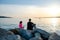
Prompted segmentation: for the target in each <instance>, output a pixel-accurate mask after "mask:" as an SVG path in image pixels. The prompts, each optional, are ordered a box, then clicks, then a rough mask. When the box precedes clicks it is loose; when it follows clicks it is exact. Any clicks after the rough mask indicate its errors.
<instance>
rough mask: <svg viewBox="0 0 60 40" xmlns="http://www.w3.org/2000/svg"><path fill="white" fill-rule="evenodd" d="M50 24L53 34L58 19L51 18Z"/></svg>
mask: <svg viewBox="0 0 60 40" xmlns="http://www.w3.org/2000/svg"><path fill="white" fill-rule="evenodd" d="M50 22H51V24H52V27H51V29H52V30H53V32H55V31H56V29H57V28H56V26H57V22H58V19H57V18H51V19H50Z"/></svg>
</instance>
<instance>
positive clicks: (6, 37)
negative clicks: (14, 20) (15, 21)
mask: <svg viewBox="0 0 60 40" xmlns="http://www.w3.org/2000/svg"><path fill="white" fill-rule="evenodd" d="M17 38H18V37H17V36H16V35H14V34H13V33H12V32H9V31H7V30H5V29H2V28H0V40H18V39H17Z"/></svg>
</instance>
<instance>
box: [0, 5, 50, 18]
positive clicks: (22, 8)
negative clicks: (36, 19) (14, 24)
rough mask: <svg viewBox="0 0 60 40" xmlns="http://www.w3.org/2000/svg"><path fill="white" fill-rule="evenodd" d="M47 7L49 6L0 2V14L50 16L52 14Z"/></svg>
mask: <svg viewBox="0 0 60 40" xmlns="http://www.w3.org/2000/svg"><path fill="white" fill-rule="evenodd" d="M49 7H50V6H49ZM46 9H48V7H40V6H34V5H8V4H6V5H5V4H3V5H2V4H0V15H4V16H12V17H27V16H29V17H30V16H46V15H47V16H49V15H50V14H49V13H47V10H46ZM48 10H49V9H48Z"/></svg>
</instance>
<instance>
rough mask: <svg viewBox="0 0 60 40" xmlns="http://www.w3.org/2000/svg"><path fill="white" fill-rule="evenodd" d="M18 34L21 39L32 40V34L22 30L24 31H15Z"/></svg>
mask: <svg viewBox="0 0 60 40" xmlns="http://www.w3.org/2000/svg"><path fill="white" fill-rule="evenodd" d="M16 30H17V31H18V33H19V35H20V36H21V37H22V38H25V39H26V40H29V39H30V38H32V33H31V32H29V31H28V30H24V29H16Z"/></svg>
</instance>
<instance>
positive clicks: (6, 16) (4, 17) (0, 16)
mask: <svg viewBox="0 0 60 40" xmlns="http://www.w3.org/2000/svg"><path fill="white" fill-rule="evenodd" d="M0 18H12V17H7V16H0Z"/></svg>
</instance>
